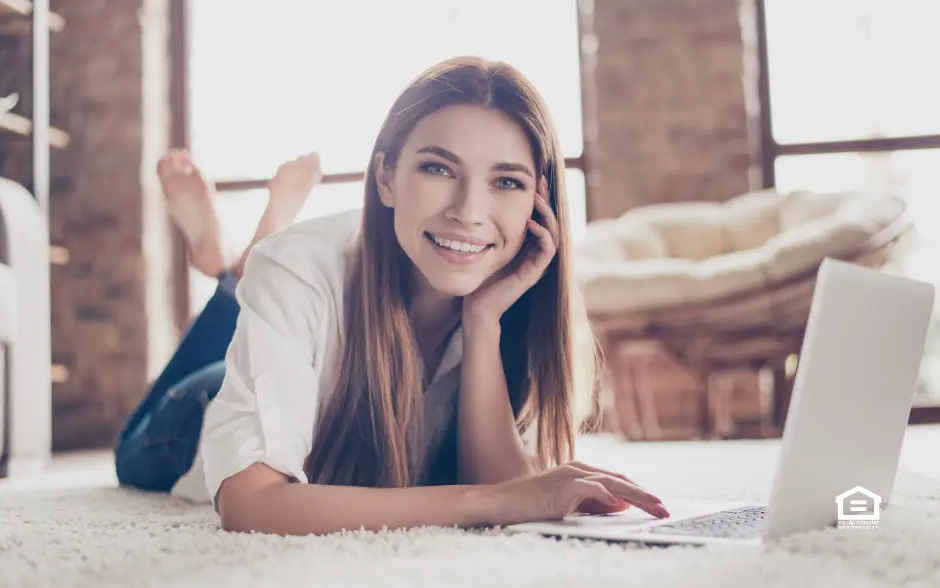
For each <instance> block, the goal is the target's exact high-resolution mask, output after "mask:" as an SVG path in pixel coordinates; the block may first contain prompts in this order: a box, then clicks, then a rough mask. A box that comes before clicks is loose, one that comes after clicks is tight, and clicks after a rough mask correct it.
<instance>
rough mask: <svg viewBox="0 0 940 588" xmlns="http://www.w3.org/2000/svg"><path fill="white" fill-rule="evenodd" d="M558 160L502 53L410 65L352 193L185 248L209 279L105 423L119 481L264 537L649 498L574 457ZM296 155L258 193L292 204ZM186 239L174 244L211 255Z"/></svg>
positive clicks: (533, 513) (571, 315) (501, 518)
mask: <svg viewBox="0 0 940 588" xmlns="http://www.w3.org/2000/svg"><path fill="white" fill-rule="evenodd" d="M563 162H564V160H563V158H562V156H561V153H560V151H559V147H558V140H557V137H556V135H555V131H554V129H553V127H552V123H551V121H550V118H549V115H548V112H547V110H546V108H545V105H544V103H543V101H542V99H541V98H540V97H539V95H538V94H537V92H536V91H535V90H534V88H533V87H532V86H531V84H530V83H529V82H528V81H527V80H526V79H525V78H524V77H523V76H522V75H521V74H520V73H519V72H518V71H516V70H515V69H513V68H512V67H510V66H508V65H505V64H500V63H491V62H486V61H483V60H479V59H473V58H458V59H453V60H448V61H446V62H444V63H441V64H438V65H436V66H434V67H432V68H430V69H429V70H427V71H426V72H424V73H423V74H421V75H420V76H419V77H418V78H417V79H415V80H414V81H413V83H412V84H411V85H409V86H408V88H406V89H405V90H404V92H403V93H402V94H401V96H400V97H399V98H398V100H397V101H396V102H395V104H394V105H393V106H392V108H391V110H390V111H389V114H388V116H387V118H386V120H385V123H384V125H383V126H382V129H381V131H380V132H379V135H378V138H377V139H376V142H375V146H374V149H373V152H372V156H371V158H370V161H369V166H368V171H367V174H366V182H365V184H366V187H365V206H364V209H363V210H362V211H353V212H350V213H344V214H340V215H336V216H331V217H326V218H318V219H313V220H310V221H306V222H301V223H296V224H294V225H292V226H290V227H287V228H285V227H284V225H285V224H286V223H287V222H289V221H287V220H286V219H288V218H292V217H290V215H288V214H285V213H284V212H275V213H271V214H270V215H268V213H266V216H271V217H272V218H276V219H277V220H276V221H275V220H272V221H269V222H267V223H265V222H262V226H261V227H259V231H258V237H259V239H258V242H257V243H256V244H254V245H253V246H252V247H251V248H250V249H249V252H248V253H247V255H246V256H244V257H245V261H244V263H238V264H236V266H235V271H234V272H221V271H220V270H221V267H222V262H221V261H218V262H217V263H215V264H214V265H213V264H207V265H206V266H205V268H204V269H205V271H207V272H209V273H215V272H216V271H219V273H221V278H220V285H219V291H218V292H217V293H216V295H215V296H214V297H213V299H212V300H211V301H210V302H209V303H208V305H207V306H206V309H205V310H204V311H203V313H202V314H201V315H200V316H199V317H198V319H197V320H196V321H195V323H194V324H193V326H192V327H191V330H190V332H189V333H188V334H187V336H186V338H185V339H184V341H183V343H182V344H181V346H180V349H179V351H178V352H177V354H176V356H174V358H173V360H171V362H170V364H169V365H168V366H167V370H166V372H165V373H164V374H162V375H161V377H160V378H159V379H158V380H157V381H156V382H155V384H154V386H153V388H152V390H151V392H150V393H149V394H148V397H147V399H146V400H145V401H144V402H143V404H142V405H141V407H140V408H139V409H138V410H137V411H136V412H135V414H134V415H132V417H131V419H130V421H129V423H128V426H127V430H126V431H125V432H124V433H123V434H122V439H121V442H120V443H119V446H118V449H117V469H118V475H119V478H120V480H121V482H122V483H124V484H128V485H134V486H137V487H140V488H143V489H149V490H164V491H166V490H170V489H172V491H173V492H175V493H178V494H184V495H188V496H190V497H193V498H199V499H205V500H209V501H212V503H213V505H214V506H215V508H216V510H217V511H218V513H219V515H220V518H221V523H222V526H223V528H225V529H229V530H239V531H259V532H267V533H277V534H310V533H329V532H333V531H339V530H342V529H359V528H366V529H380V528H382V527H383V526H387V527H391V528H397V527H413V526H422V525H458V526H476V525H506V524H512V523H517V522H525V521H531V520H541V519H547V518H558V517H562V516H565V515H567V514H570V513H572V512H576V511H584V512H615V511H619V510H622V509H624V508H626V507H627V506H628V505H631V504H632V505H636V506H637V507H639V508H641V509H642V510H644V511H646V512H648V513H650V514H651V515H653V516H656V517H666V516H669V513H668V511H667V510H666V509H665V507H664V506H663V504H662V502H661V501H660V500H659V499H658V498H656V497H655V496H653V495H652V494H650V493H648V492H647V491H645V490H643V489H642V488H640V487H639V486H637V485H636V484H634V483H632V482H631V481H630V480H629V479H628V478H626V477H624V476H622V475H620V474H616V473H613V472H607V471H603V470H600V469H598V468H595V467H591V466H588V465H586V464H583V463H579V462H572V461H571V460H572V459H573V453H574V448H573V445H574V434H575V431H576V424H575V422H574V418H573V410H572V388H573V385H572V369H573V366H572V343H573V334H572V328H573V325H574V324H576V323H577V322H578V320H580V319H581V318H583V317H578V316H577V315H576V314H575V313H578V312H583V310H579V308H578V306H577V305H576V304H575V301H574V300H573V294H574V290H573V287H572V281H571V269H570V262H569V259H568V255H569V251H568V226H567V223H568V219H567V203H566V200H565V191H564V184H563V174H564V163H563ZM182 167H183V168H189V167H191V163H190V162H188V161H184V162H183V163H182ZM314 167H316V164H315V162H314V163H313V164H311V163H310V161H309V160H306V159H301V160H298V161H296V162H292V163H291V164H286V165H285V166H282V168H281V169H279V171H278V174H277V175H276V177H275V179H274V181H273V182H272V187H271V200H270V204H269V210H270V209H271V208H272V207H274V208H277V207H278V206H281V207H282V209H283V208H289V210H288V212H291V211H293V214H296V210H297V209H299V204H298V203H301V202H302V201H303V198H305V197H306V193H307V192H309V191H310V189H311V188H312V186H313V184H314V183H315V181H316V176H317V175H318V174H319V171H315V172H309V170H310V169H312V168H314ZM305 171H308V172H309V173H306V175H305V173H304V172H305ZM195 177H196V178H197V181H198V174H196V176H195ZM287 185H290V186H291V189H288V188H286V187H285V186H287ZM190 191H191V192H194V193H198V194H200V197H199V198H198V200H199V201H200V202H203V203H205V202H206V201H207V197H206V196H205V194H207V193H208V190H207V189H199V190H190ZM283 202H288V203H292V204H291V206H290V207H287V206H284V205H283V204H279V203H283ZM202 208H203V209H206V208H205V206H202ZM206 210H208V211H209V213H211V209H206ZM196 216H199V215H198V214H197V215H196ZM206 216H209V215H207V214H203V215H202V217H206ZM178 222H180V221H178ZM180 224H181V225H182V224H185V223H183V222H180ZM193 224H194V225H195V224H197V223H195V222H193ZM210 225H211V223H210ZM211 226H214V225H211ZM271 230H273V231H275V234H273V235H272V236H268V237H266V234H267V233H269V232H271ZM184 232H185V227H184ZM190 232H191V233H193V234H195V233H200V230H196V229H191V230H190ZM201 234H204V235H209V237H208V241H210V242H211V241H212V239H215V238H216V237H215V235H217V234H218V230H217V229H214V228H213V229H211V230H207V229H201ZM189 242H190V243H191V244H194V245H193V246H192V249H191V251H192V252H193V255H192V259H193V263H194V264H195V263H197V260H200V259H203V260H204V259H216V260H220V259H221V257H222V256H221V254H220V253H218V251H219V249H218V247H212V248H205V249H206V251H209V250H210V249H211V252H210V253H206V252H205V251H203V248H202V247H200V245H199V239H198V237H192V238H190V239H189ZM197 267H198V266H197ZM235 280H238V285H237V290H235V292H236V294H237V296H236V297H233V296H232V295H231V292H232V291H233V286H232V284H233V282H234V281H235ZM223 357H224V359H223ZM203 411H204V412H203ZM526 435H528V436H529V437H530V438H533V439H534V440H535V442H534V453H535V455H534V456H533V455H530V453H529V452H527V450H526V446H525V444H524V442H523V438H524V437H525V436H526ZM197 444H198V450H197Z"/></svg>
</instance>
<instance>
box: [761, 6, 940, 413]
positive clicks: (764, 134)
mask: <svg viewBox="0 0 940 588" xmlns="http://www.w3.org/2000/svg"><path fill="white" fill-rule="evenodd" d="M755 2H756V6H755V8H756V20H757V23H756V25H757V50H758V64H759V65H758V71H759V74H758V95H759V102H760V137H761V141H760V162H761V172H762V186H763V187H764V188H773V187H774V186H775V185H776V170H775V168H776V163H777V158H778V157H781V156H787V155H817V154H825V153H850V152H851V153H859V152H882V153H890V152H894V151H905V150H913V149H937V148H940V134H931V135H908V136H899V137H878V138H868V139H852V140H841V141H819V142H810V143H778V142H777V141H776V139H774V136H773V124H772V117H771V112H772V107H773V105H772V103H771V102H772V101H771V99H770V75H771V72H770V64H769V55H768V49H767V11H766V0H755ZM926 423H940V402H938V403H937V404H934V405H921V406H913V407H911V413H910V416H909V418H908V424H926Z"/></svg>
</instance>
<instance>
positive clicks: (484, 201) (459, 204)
mask: <svg viewBox="0 0 940 588" xmlns="http://www.w3.org/2000/svg"><path fill="white" fill-rule="evenodd" d="M453 198H454V200H453V203H452V205H451V206H450V208H449V210H448V213H447V217H448V218H449V219H450V220H453V221H456V222H458V223H460V224H462V225H464V226H467V227H471V226H474V225H480V224H482V223H483V219H484V218H486V214H487V211H488V210H489V205H490V196H489V190H488V189H487V187H486V185H485V184H481V183H480V182H473V181H470V180H463V181H460V182H458V184H457V189H456V190H455V193H454V196H453Z"/></svg>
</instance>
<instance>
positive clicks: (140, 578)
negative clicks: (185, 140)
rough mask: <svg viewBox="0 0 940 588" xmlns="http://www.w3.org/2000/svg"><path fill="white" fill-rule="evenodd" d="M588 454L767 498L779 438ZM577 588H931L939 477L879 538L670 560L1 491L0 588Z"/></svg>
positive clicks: (142, 498) (800, 541)
mask: <svg viewBox="0 0 940 588" xmlns="http://www.w3.org/2000/svg"><path fill="white" fill-rule="evenodd" d="M581 451H582V454H581V457H582V458H583V459H585V460H586V461H587V460H590V461H591V462H592V463H595V464H597V465H600V466H605V467H612V468H616V469H619V470H622V471H623V472H624V473H627V474H628V475H630V476H633V477H635V478H636V479H637V481H638V482H640V483H641V484H643V485H645V486H646V487H647V488H649V489H650V490H651V491H652V492H654V493H657V494H659V495H660V496H661V497H663V499H664V500H665V502H666V504H667V505H668V504H669V498H673V497H675V498H681V497H704V498H716V499H734V500H737V499H740V500H749V501H750V500H754V501H764V500H766V498H767V494H768V492H769V483H770V478H771V475H772V471H773V466H774V459H775V457H776V453H777V442H775V441H730V442H712V443H699V444H693V443H671V444H670V443H666V444H632V445H627V444H620V443H616V442H613V441H612V440H610V439H605V438H593V439H588V440H586V442H584V443H583V444H582V449H581ZM931 453H932V452H931ZM89 467H90V466H89ZM75 472H78V470H75ZM73 476H74V478H72V477H73ZM575 585H577V586H591V587H596V586H644V587H646V586H681V587H693V586H696V587H698V586H702V587H705V586H768V587H776V586H800V587H801V588H803V587H808V586H826V587H827V588H833V587H837V586H845V587H852V588H863V587H869V586H871V587H874V586H878V587H881V586H906V587H907V586H909V587H915V586H916V587H922V588H928V587H934V588H935V587H937V586H940V482H938V481H937V480H935V479H932V478H929V477H926V476H923V475H920V474H914V473H910V472H902V473H901V474H899V477H898V480H897V484H896V494H895V496H894V498H893V500H892V506H891V508H889V509H888V510H887V511H885V512H884V513H883V515H882V520H881V527H880V529H878V530H877V531H848V530H846V531H840V530H836V529H829V530H825V531H817V532H811V533H806V534H803V535H799V536H793V537H791V538H788V539H787V540H785V541H782V542H780V543H779V544H776V545H772V546H764V547H760V548H757V549H753V548H736V547H723V548H714V547H713V548H695V547H670V548H665V549H663V548H652V547H641V546H638V545H636V544H607V543H603V542H592V541H578V540H565V541H559V540H555V539H551V538H544V537H540V536H523V535H508V534H504V533H501V532H498V531H485V532H465V531H459V530H455V529H421V530H413V531H407V532H384V533H378V534H371V533H346V534H339V535H335V536H329V537H304V538H281V537H276V536H262V535H258V534H255V535H248V534H235V533H225V532H222V531H220V530H219V528H218V525H217V520H216V517H215V514H214V513H213V512H212V510H211V509H210V508H209V507H207V506H194V505H190V504H187V503H184V502H181V501H179V500H176V499H172V498H169V497H167V496H162V495H146V494H143V493H138V492H134V491H130V490H125V489H117V488H115V487H114V479H113V474H112V473H111V472H110V470H109V469H108V464H106V463H104V462H101V461H100V458H99V462H98V465H97V469H94V468H92V469H88V470H86V471H85V472H84V474H83V475H78V474H77V473H74V474H69V476H68V477H66V478H63V477H62V476H59V477H48V476H47V477H45V478H43V477H38V478H34V479H26V480H19V481H18V480H15V479H14V480H6V481H0V586H2V587H3V588H13V587H21V586H22V587H26V586H29V587H33V586H37V587H47V586H56V587H66V586H81V587H91V586H94V587H96V588H97V587H102V588H103V587H108V586H214V587H224V588H240V587H246V588H247V587H251V588H255V587H258V586H278V587H280V588H283V587H287V586H417V587H432V586H433V587H437V586H448V587H456V586H537V587H545V586H575Z"/></svg>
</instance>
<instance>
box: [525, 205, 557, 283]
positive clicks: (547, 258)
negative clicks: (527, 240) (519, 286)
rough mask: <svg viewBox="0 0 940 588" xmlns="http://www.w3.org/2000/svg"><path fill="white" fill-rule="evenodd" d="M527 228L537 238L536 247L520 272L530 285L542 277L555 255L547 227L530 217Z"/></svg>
mask: <svg viewBox="0 0 940 588" xmlns="http://www.w3.org/2000/svg"><path fill="white" fill-rule="evenodd" d="M529 230H531V231H532V234H534V235H535V236H536V237H537V238H538V249H537V250H535V251H534V252H533V253H531V254H530V255H529V256H528V259H527V260H526V261H524V262H523V266H522V268H521V271H520V273H521V274H522V277H523V279H524V280H525V281H526V283H527V284H528V285H529V286H532V285H534V284H535V282H537V281H538V280H539V278H541V277H542V274H544V273H545V270H546V269H547V268H548V264H549V263H551V261H552V257H554V256H555V245H554V244H553V243H552V242H551V236H550V235H549V234H548V229H546V228H545V227H543V226H541V225H540V224H538V223H537V222H535V221H534V220H532V219H529Z"/></svg>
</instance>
